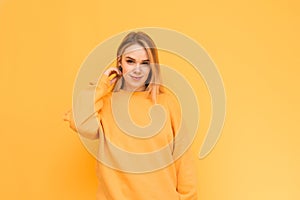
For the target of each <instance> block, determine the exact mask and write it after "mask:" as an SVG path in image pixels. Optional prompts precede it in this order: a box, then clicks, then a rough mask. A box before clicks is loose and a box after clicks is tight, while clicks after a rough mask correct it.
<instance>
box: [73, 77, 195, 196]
mask: <svg viewBox="0 0 300 200" xmlns="http://www.w3.org/2000/svg"><path fill="white" fill-rule="evenodd" d="M112 88H113V86H111V85H110V82H109V78H108V77H107V76H105V75H103V76H102V78H101V80H100V84H99V85H98V86H97V90H96V99H97V100H96V104H95V109H96V115H95V116H96V117H97V119H98V120H99V122H100V123H99V124H100V129H99V131H98V133H99V135H98V138H99V152H98V162H97V167H96V169H97V178H98V181H99V186H98V192H97V199H99V200H127V199H128V200H169V199H170V200H197V180H196V178H197V175H196V170H195V164H196V163H195V160H194V158H193V157H192V154H191V150H190V149H189V150H187V151H186V152H185V153H184V154H183V155H182V156H180V157H179V158H178V159H177V157H175V154H176V152H177V153H178V152H179V151H182V148H183V147H182V146H183V144H180V141H181V140H180V139H179V140H175V137H176V133H177V131H178V130H179V127H180V125H181V110H180V106H179V104H178V102H177V101H176V98H175V97H174V96H173V95H171V94H170V93H161V94H159V95H158V97H157V104H158V105H160V106H161V107H162V108H163V111H164V112H161V111H162V110H159V109H153V112H152V111H150V108H151V107H152V106H153V105H154V104H153V102H152V100H151V99H150V98H149V97H148V92H147V91H142V92H134V93H131V92H127V91H124V90H121V91H119V92H112ZM128 99H129V101H127V100H128ZM124 102H125V104H124ZM127 102H128V103H127ZM112 105H113V107H112ZM149 112H150V113H151V114H150V115H149ZM126 113H129V114H126ZM124 114H125V115H124ZM118 117H120V118H121V119H118ZM128 120H132V122H130V123H128ZM161 120H163V121H164V123H163V125H162V126H160V128H159V129H156V128H157V127H155V126H154V127H152V129H151V128H150V127H151V124H153V123H156V122H158V124H159V121H161ZM70 122H71V123H70V125H72V124H74V122H72V119H71V120H70ZM129 124H130V125H129ZM156 126H158V125H156ZM71 128H73V129H74V130H76V129H75V127H72V126H71ZM153 130H155V134H154V135H149V133H151V131H153ZM177 155H178V154H177Z"/></svg>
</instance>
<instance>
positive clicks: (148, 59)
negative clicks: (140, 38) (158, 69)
mask: <svg viewBox="0 0 300 200" xmlns="http://www.w3.org/2000/svg"><path fill="white" fill-rule="evenodd" d="M126 58H129V59H131V60H135V59H134V58H131V57H129V56H126ZM143 61H149V59H147V60H143Z"/></svg>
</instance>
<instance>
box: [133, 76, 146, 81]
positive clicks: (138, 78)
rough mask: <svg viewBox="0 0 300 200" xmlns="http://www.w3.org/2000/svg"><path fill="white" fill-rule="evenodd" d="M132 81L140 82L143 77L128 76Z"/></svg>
mask: <svg viewBox="0 0 300 200" xmlns="http://www.w3.org/2000/svg"><path fill="white" fill-rule="evenodd" d="M130 77H131V78H132V79H133V80H136V81H138V80H140V79H141V78H143V76H130Z"/></svg>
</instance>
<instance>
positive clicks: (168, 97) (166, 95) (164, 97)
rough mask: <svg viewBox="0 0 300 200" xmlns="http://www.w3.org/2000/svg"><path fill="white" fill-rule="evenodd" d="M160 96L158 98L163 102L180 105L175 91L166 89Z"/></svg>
mask: <svg viewBox="0 0 300 200" xmlns="http://www.w3.org/2000/svg"><path fill="white" fill-rule="evenodd" d="M158 97H159V98H158V99H159V100H160V101H161V102H162V103H166V104H168V106H170V107H172V106H178V105H179V101H178V97H177V95H176V94H175V93H173V92H171V91H168V90H164V91H163V92H162V93H160V94H159V96H158Z"/></svg>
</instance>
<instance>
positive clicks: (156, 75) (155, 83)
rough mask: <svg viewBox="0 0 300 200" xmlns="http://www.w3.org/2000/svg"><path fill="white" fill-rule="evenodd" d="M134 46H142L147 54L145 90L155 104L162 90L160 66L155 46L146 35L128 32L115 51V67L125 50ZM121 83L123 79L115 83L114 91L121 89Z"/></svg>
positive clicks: (140, 32) (139, 32)
mask: <svg viewBox="0 0 300 200" xmlns="http://www.w3.org/2000/svg"><path fill="white" fill-rule="evenodd" d="M134 44H138V45H140V46H142V47H143V48H144V49H145V50H146V52H147V55H148V58H149V62H150V63H149V64H150V73H149V76H148V78H147V80H146V83H145V86H146V89H145V90H147V91H148V94H149V95H150V96H151V99H152V100H153V102H156V98H157V95H158V94H159V93H162V92H163V88H162V87H161V84H162V79H161V73H160V65H159V60H158V52H157V48H156V45H155V43H154V42H153V40H152V39H151V38H150V37H149V36H148V35H147V34H146V33H144V32H142V31H138V32H130V33H129V34H127V35H126V36H125V38H124V39H123V40H122V42H121V44H120V45H119V47H118V50H117V62H116V65H117V66H116V67H118V63H119V62H121V60H122V55H123V53H124V52H125V50H126V49H127V48H128V47H129V46H131V45H134ZM123 82H124V78H123V77H122V78H120V79H119V80H118V81H117V83H116V85H115V88H114V91H119V90H120V89H121V88H122V85H123Z"/></svg>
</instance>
